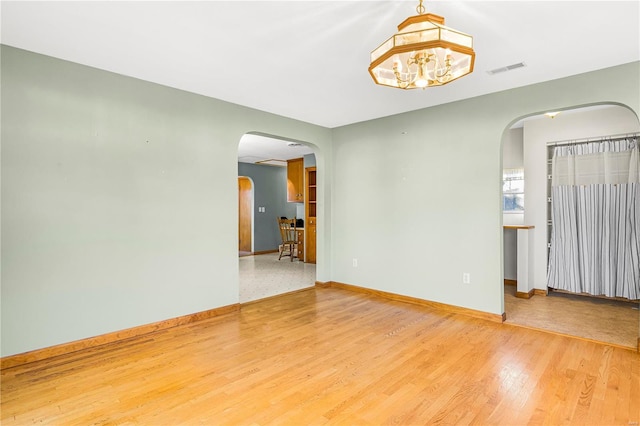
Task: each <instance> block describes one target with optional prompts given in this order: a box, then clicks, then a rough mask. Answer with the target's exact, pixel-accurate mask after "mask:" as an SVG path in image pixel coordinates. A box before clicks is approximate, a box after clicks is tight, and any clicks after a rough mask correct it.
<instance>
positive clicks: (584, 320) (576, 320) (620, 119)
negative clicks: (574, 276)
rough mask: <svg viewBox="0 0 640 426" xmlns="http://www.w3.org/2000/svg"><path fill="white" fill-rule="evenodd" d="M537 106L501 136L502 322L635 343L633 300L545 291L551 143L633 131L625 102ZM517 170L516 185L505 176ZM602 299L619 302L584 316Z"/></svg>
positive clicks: (639, 330)
mask: <svg viewBox="0 0 640 426" xmlns="http://www.w3.org/2000/svg"><path fill="white" fill-rule="evenodd" d="M545 112H552V111H545ZM545 112H540V113H536V114H532V115H529V116H526V117H520V118H518V119H516V120H514V121H513V122H512V125H510V126H508V127H507V129H506V130H505V132H504V134H503V138H502V147H503V148H502V168H503V170H502V171H503V183H502V184H503V214H502V220H503V225H504V226H503V228H504V229H503V278H504V311H505V314H506V322H508V323H512V324H516V325H522V326H528V327H533V328H539V329H545V330H549V331H553V332H556V333H561V334H567V335H573V336H578V337H583V338H589V339H593V340H598V341H603V342H606V343H610V344H615V345H619V346H625V347H632V348H636V347H637V344H638V343H637V342H638V338H639V335H640V318H639V317H638V309H637V308H638V303H637V302H634V301H626V302H625V301H615V300H605V299H603V298H599V297H598V298H596V297H591V296H585V295H584V294H579V295H578V294H576V295H574V294H569V295H565V294H562V293H557V292H556V291H554V292H552V293H549V291H548V288H547V268H548V254H549V243H550V237H551V229H552V228H551V226H552V223H551V221H550V219H549V216H550V211H551V210H550V209H551V204H550V203H551V198H550V195H549V192H548V191H549V189H548V188H549V185H550V183H549V177H550V173H551V171H550V170H551V160H550V157H549V152H552V151H550V149H552V148H550V147H551V145H556V144H559V143H567V142H572V141H574V142H578V141H584V140H593V139H598V138H607V137H613V136H616V135H634V134H635V135H637V133H638V132H639V131H640V123H639V122H638V117H637V116H636V115H635V114H634V113H633V112H632V111H631V110H630V109H629V108H626V107H624V106H620V105H612V104H606V105H591V106H586V107H573V108H565V109H563V110H560V111H559V113H558V114H556V115H554V116H550V115H545ZM553 112H558V111H553ZM517 170H521V172H522V176H523V181H522V183H523V185H522V186H520V185H519V183H514V182H513V181H510V180H509V179H518V178H519V177H518V176H520V175H519V174H518V173H517V172H516V171H517ZM514 177H515V178H514ZM509 192H511V193H509ZM520 227H521V228H520ZM523 229H527V231H524V230H523ZM524 234H527V235H528V238H529V239H530V241H528V242H527V244H528V247H523V244H522V241H519V238H520V236H521V235H524ZM523 281H524V282H523ZM548 295H549V296H548ZM574 299H575V301H574ZM609 305H617V306H618V308H620V309H619V310H616V309H611V310H610V313H609V314H607V315H608V317H609V318H612V320H611V321H593V320H592V319H593V316H594V315H595V314H596V313H602V312H604V311H606V310H608V309H609ZM589 318H591V320H590V319H589ZM596 326H598V327H596Z"/></svg>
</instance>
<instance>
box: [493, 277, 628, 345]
mask: <svg viewBox="0 0 640 426" xmlns="http://www.w3.org/2000/svg"><path fill="white" fill-rule="evenodd" d="M504 310H505V312H506V314H507V323H510V324H516V325H522V326H526V327H533V328H537V329H541V330H548V331H552V332H555V333H561V334H566V335H569V336H577V337H583V338H585V339H591V340H596V341H599V342H605V343H609V344H612V345H618V346H622V347H625V348H630V349H636V348H637V345H638V329H639V326H640V311H639V310H638V304H637V303H631V302H621V301H617V300H607V299H599V298H595V297H588V296H581V295H575V294H565V293H559V292H551V293H549V296H533V297H532V298H531V299H520V298H517V297H516V287H515V286H513V285H505V286H504Z"/></svg>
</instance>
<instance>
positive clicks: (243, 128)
mask: <svg viewBox="0 0 640 426" xmlns="http://www.w3.org/2000/svg"><path fill="white" fill-rule="evenodd" d="M1 54H2V58H1V59H2V63H1V65H2V74H1V78H2V123H1V124H2V134H1V136H2V188H1V189H2V248H3V250H2V352H1V353H2V355H3V356H6V355H10V354H15V353H21V352H24V351H29V350H33V349H37V348H42V347H47V346H51V345H55V344H59V343H63V342H68V341H73V340H77V339H82V338H86V337H91V336H96V335H100V334H103V333H108V332H113V331H116V330H120V329H124V328H129V327H134V326H138V325H141V324H147V323H151V322H155V321H160V320H164V319H167V318H172V317H176V316H180V315H186V314H190V313H194V312H198V311H203V310H207V309H212V308H216V307H221V306H226V305H230V304H234V303H237V302H238V256H237V232H238V224H237V223H238V218H237V216H238V215H237V203H238V201H237V191H238V190H237V164H238V163H237V150H238V142H239V140H240V138H241V137H242V135H244V134H245V133H248V132H261V133H266V134H271V135H278V136H282V137H287V138H291V139H296V140H303V141H307V142H309V143H311V144H313V145H315V146H316V151H317V152H318V153H319V155H318V157H319V162H320V164H321V165H322V166H323V167H325V168H329V167H330V165H326V166H325V165H324V161H325V160H324V159H325V155H326V156H330V154H331V151H330V149H331V148H330V144H329V142H330V137H331V133H330V130H329V129H326V128H321V127H318V126H314V125H311V124H307V123H302V122H299V121H295V120H291V119H287V118H283V117H280V116H275V115H271V114H267V113H264V112H260V111H257V110H252V109H249V108H244V107H241V106H238V105H233V104H229V103H225V102H222V101H218V100H215V99H210V98H207V97H203V96H198V95H194V94H191V93H187V92H183V91H179V90H175V89H171V88H167V87H163V86H159V85H156V84H152V83H147V82H144V81H140V80H136V79H133V78H128V77H124V76H121V75H117V74H113V73H109V72H105V71H101V70H97V69H93V68H89V67H85V66H81V65H77V64H73V63H69V62H65V61H61V60H57V59H53V58H50V57H46V56H42V55H37V54H33V53H29V52H26V51H22V50H18V49H14V48H11V47H7V46H2V52H1ZM324 187H328V185H323V187H322V188H319V189H320V191H319V195H318V196H319V198H321V199H322V200H323V202H322V203H321V207H320V211H321V214H324V210H323V209H324V208H328V203H326V202H324V192H323V189H324ZM325 235H326V234H321V235H320V236H319V237H318V239H319V241H318V244H319V246H320V247H319V250H320V252H319V253H318V258H319V262H320V263H319V265H318V276H319V277H323V276H324V277H325V278H324V279H326V277H327V275H328V274H327V272H325V269H328V266H326V265H327V262H326V255H325V253H324V251H323V249H322V247H323V246H324V238H325ZM321 279H322V278H321Z"/></svg>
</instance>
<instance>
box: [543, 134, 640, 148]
mask: <svg viewBox="0 0 640 426" xmlns="http://www.w3.org/2000/svg"><path fill="white" fill-rule="evenodd" d="M639 135H640V132H635V133H619V134H617V135H608V136H595V137H590V138H584V139H568V140H564V141H556V142H547V146H557V145H571V144H578V143H587V142H602V141H611V140H620V139H625V138H637V137H638V136H639Z"/></svg>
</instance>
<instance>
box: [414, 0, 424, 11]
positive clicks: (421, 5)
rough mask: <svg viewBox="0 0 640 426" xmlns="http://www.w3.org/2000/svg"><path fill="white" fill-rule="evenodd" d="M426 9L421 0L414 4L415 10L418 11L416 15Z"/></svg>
mask: <svg viewBox="0 0 640 426" xmlns="http://www.w3.org/2000/svg"><path fill="white" fill-rule="evenodd" d="M425 11H426V9H425V7H424V5H423V4H422V0H420V4H418V6H416V12H418V15H422V14H423V13H424V12H425Z"/></svg>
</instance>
